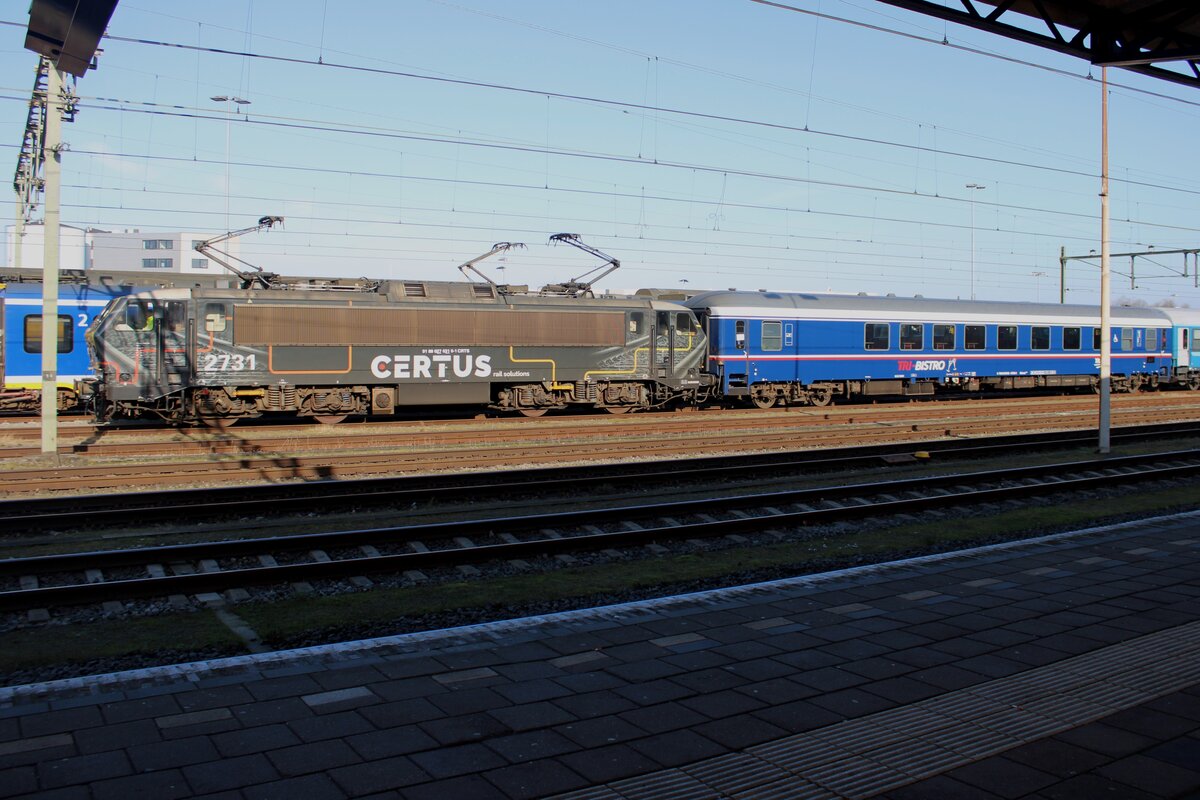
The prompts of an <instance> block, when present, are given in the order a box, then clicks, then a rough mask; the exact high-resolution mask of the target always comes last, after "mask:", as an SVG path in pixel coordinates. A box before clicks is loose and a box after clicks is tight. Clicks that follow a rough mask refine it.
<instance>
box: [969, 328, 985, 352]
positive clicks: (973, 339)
mask: <svg viewBox="0 0 1200 800" xmlns="http://www.w3.org/2000/svg"><path fill="white" fill-rule="evenodd" d="M963 344H964V345H965V346H966V348H967V349H968V350H986V349H987V328H985V327H984V326H983V325H967V326H965V331H964V336H963Z"/></svg>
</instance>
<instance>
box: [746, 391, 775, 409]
mask: <svg viewBox="0 0 1200 800" xmlns="http://www.w3.org/2000/svg"><path fill="white" fill-rule="evenodd" d="M775 400H776V397H775V393H774V392H772V391H770V390H769V389H767V390H763V391H762V392H754V393H753V394H751V395H750V402H751V403H754V405H756V406H758V407H759V408H771V407H772V406H774V405H775Z"/></svg>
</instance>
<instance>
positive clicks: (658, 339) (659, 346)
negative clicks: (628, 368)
mask: <svg viewBox="0 0 1200 800" xmlns="http://www.w3.org/2000/svg"><path fill="white" fill-rule="evenodd" d="M673 324H674V320H672V319H671V314H670V312H668V311H657V312H655V314H654V337H653V341H654V377H655V378H660V379H666V378H669V377H670V376H671V374H672V373H673V371H674V366H675V332H674V330H672V327H673Z"/></svg>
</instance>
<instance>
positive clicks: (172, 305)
mask: <svg viewBox="0 0 1200 800" xmlns="http://www.w3.org/2000/svg"><path fill="white" fill-rule="evenodd" d="M161 309H162V325H161V326H159V328H158V336H159V343H160V347H161V353H162V357H161V358H160V360H159V363H160V364H162V369H163V381H162V382H163V385H164V387H166V388H167V389H172V388H179V387H180V386H181V385H183V384H185V383H187V377H188V373H189V364H190V359H189V358H188V347H187V343H188V331H187V327H188V318H187V303H186V302H184V301H182V300H167V301H166V302H164V303H162V306H161Z"/></svg>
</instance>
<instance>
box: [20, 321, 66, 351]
mask: <svg viewBox="0 0 1200 800" xmlns="http://www.w3.org/2000/svg"><path fill="white" fill-rule="evenodd" d="M74 322H75V320H74V319H73V318H72V317H70V316H68V315H66V314H60V315H59V317H58V352H60V353H69V352H71V351H72V350H74V349H75V340H74V339H72V338H71V330H72V324H73V323H74ZM25 352H26V353H40V352H42V315H41V314H30V315H29V316H27V317H26V318H25Z"/></svg>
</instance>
